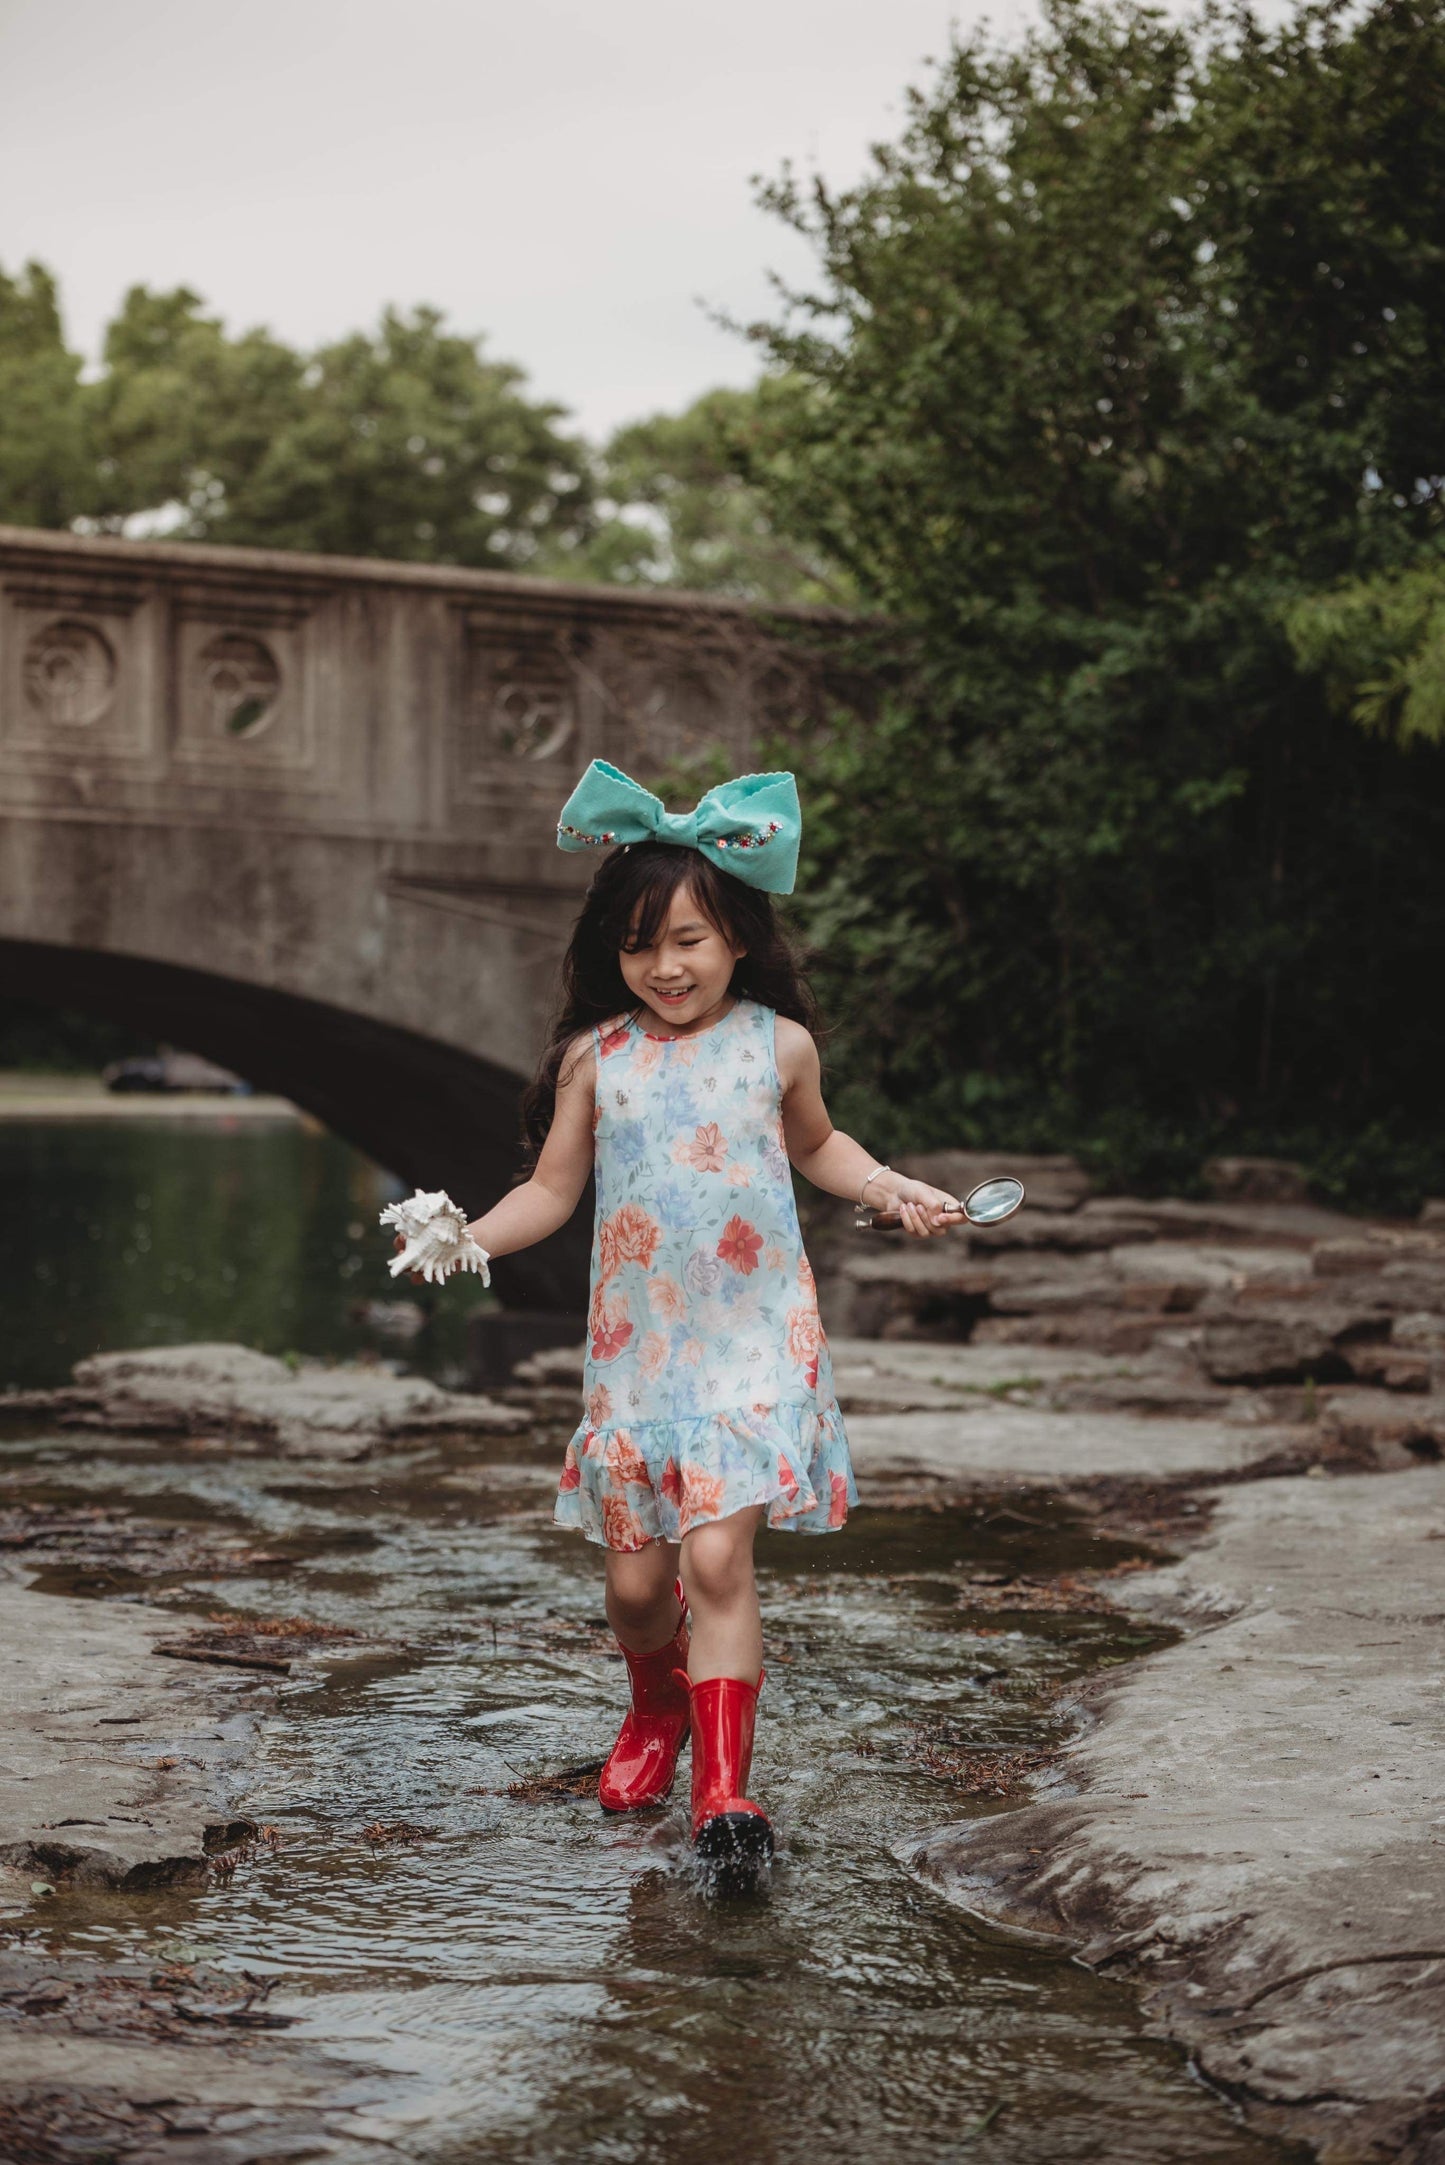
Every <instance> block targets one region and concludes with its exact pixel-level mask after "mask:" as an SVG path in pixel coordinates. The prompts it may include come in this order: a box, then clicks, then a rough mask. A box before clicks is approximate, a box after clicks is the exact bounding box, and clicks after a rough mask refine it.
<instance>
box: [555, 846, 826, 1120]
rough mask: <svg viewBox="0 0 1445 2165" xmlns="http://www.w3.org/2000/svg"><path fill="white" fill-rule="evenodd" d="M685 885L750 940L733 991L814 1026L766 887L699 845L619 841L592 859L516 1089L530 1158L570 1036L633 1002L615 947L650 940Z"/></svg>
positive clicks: (736, 938)
mask: <svg viewBox="0 0 1445 2165" xmlns="http://www.w3.org/2000/svg"><path fill="white" fill-rule="evenodd" d="M684 885H685V886H688V887H690V888H691V889H692V892H693V894H694V896H695V897H696V899H697V902H698V905H699V907H700V908H701V910H702V912H703V914H704V916H706V917H707V918H708V919H709V921H710V922H711V923H712V924H714V925H716V926H717V929H718V931H719V932H721V933H722V935H723V937H724V938H725V939H727V940H729V941H730V942H731V944H732V945H733V946H734V947H743V948H746V950H747V952H746V954H745V955H744V956H743V958H742V960H741V962H739V963H738V964H737V966H736V968H735V969H734V971H733V974H732V983H731V985H730V987H729V989H730V991H731V992H732V993H733V994H734V996H735V997H736V998H738V999H748V1000H757V1001H759V1002H760V1003H761V1005H762V1006H764V1007H771V1008H775V1009H776V1011H777V1012H778V1014H780V1015H789V1016H791V1017H792V1019H793V1021H794V1022H800V1023H802V1025H803V1027H804V1029H806V1030H811V1031H812V1032H813V1033H814V1034H815V1035H816V1034H817V1031H818V1010H817V1007H816V1005H815V1003H814V1000H813V995H812V993H811V992H810V991H809V989H808V986H807V982H806V980H805V979H804V977H803V975H802V973H801V970H800V969H799V966H798V962H797V958H796V957H795V955H794V953H793V950H792V947H791V946H790V944H789V942H788V938H787V935H786V934H785V932H784V931H783V928H782V926H781V925H780V924H779V923H778V919H777V913H776V912H775V910H774V908H773V898H772V896H771V895H766V894H762V893H760V892H759V890H758V889H757V888H756V887H748V886H745V885H744V884H743V882H742V881H741V880H739V879H734V877H733V875H732V874H731V873H730V872H724V871H722V870H721V869H720V868H719V867H718V866H717V865H715V864H713V863H712V861H711V860H710V859H709V858H707V857H704V856H703V855H702V854H701V852H700V851H698V850H694V849H678V848H675V847H674V846H673V845H672V844H671V843H667V842H634V843H633V844H632V845H631V846H630V847H629V848H627V849H615V850H613V851H612V852H611V853H610V855H608V856H607V857H604V859H603V860H602V863H601V864H600V865H599V866H598V868H597V872H596V874H595V876H594V878H593V881H592V884H591V886H590V887H589V888H588V890H587V899H586V901H585V902H584V903H583V905H582V913H581V915H580V916H579V917H578V919H577V922H576V925H575V926H574V927H573V930H572V940H571V944H570V945H569V947H568V949H567V953H566V957H565V959H564V960H563V963H562V983H561V991H560V995H559V998H558V1004H557V1012H556V1015H555V1017H554V1019H553V1023H552V1031H551V1037H550V1040H549V1042H548V1046H547V1050H546V1051H545V1052H544V1053H543V1055H542V1060H541V1064H540V1066H539V1067H538V1069H537V1073H536V1076H535V1078H534V1079H533V1081H532V1082H531V1083H530V1084H529V1086H528V1088H527V1090H526V1093H525V1095H524V1096H523V1099H522V1135H523V1140H524V1141H525V1143H526V1146H527V1154H528V1159H529V1161H530V1162H531V1163H535V1162H536V1157H537V1153H538V1151H539V1150H540V1149H541V1147H542V1144H543V1143H544V1142H545V1140H546V1137H547V1130H548V1129H549V1128H550V1127H551V1125H552V1113H553V1108H554V1106H555V1104H556V1101H557V1084H558V1080H559V1078H560V1076H561V1073H562V1067H563V1063H564V1062H565V1060H566V1058H567V1052H568V1048H569V1046H570V1045H571V1044H572V1043H573V1041H574V1040H575V1039H576V1038H578V1037H579V1036H581V1035H582V1034H583V1033H584V1032H585V1031H588V1030H590V1029H592V1028H593V1027H594V1025H595V1024H597V1023H599V1022H607V1021H609V1020H610V1019H611V1017H612V1016H614V1015H625V1014H628V1013H629V1012H630V1011H631V1010H632V1009H633V1008H635V1007H636V1006H637V1004H638V1003H637V1000H636V997H635V995H634V994H633V993H631V992H629V991H628V989H627V986H626V983H625V982H624V980H623V976H622V971H621V969H620V967H619V966H618V961H617V958H618V955H619V954H620V953H621V952H622V951H623V950H624V949H627V950H628V951H630V952H631V951H635V950H636V949H638V948H642V947H651V946H652V945H653V944H654V943H655V941H656V939H657V937H658V934H659V933H660V932H661V930H662V928H663V926H664V925H665V924H666V922H667V916H668V911H669V910H670V909H671V907H672V898H673V896H674V895H675V894H676V893H677V890H678V888H679V887H682V886H684Z"/></svg>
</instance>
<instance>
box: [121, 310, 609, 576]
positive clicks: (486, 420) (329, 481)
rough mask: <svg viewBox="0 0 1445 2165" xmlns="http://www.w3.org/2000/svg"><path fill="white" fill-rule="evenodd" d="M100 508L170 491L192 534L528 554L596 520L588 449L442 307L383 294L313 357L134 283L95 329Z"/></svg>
mask: <svg viewBox="0 0 1445 2165" xmlns="http://www.w3.org/2000/svg"><path fill="white" fill-rule="evenodd" d="M106 364H107V367H106V376H105V379H104V381H103V382H102V383H101V384H100V385H99V386H98V387H97V401H96V403H97V436H98V440H99V442H100V444H101V446H102V457H103V461H104V464H105V469H106V472H107V475H108V477H109V478H110V479H111V481H112V484H113V498H112V501H111V503H110V504H109V505H108V506H107V509H108V510H109V512H110V515H111V517H112V519H113V520H119V519H122V518H124V517H125V516H126V515H127V514H130V513H133V512H134V511H135V510H136V509H137V508H140V507H141V506H143V505H147V506H148V505H158V504H161V503H165V502H174V503H175V504H177V505H178V506H180V507H181V510H182V512H183V514H184V524H183V526H182V528H181V531H183V532H184V533H185V534H187V535H188V536H189V537H191V538H193V539H196V540H205V541H229V542H242V543H254V544H256V545H258V546H264V547H269V548H285V549H320V550H329V551H334V552H337V553H340V554H343V555H354V556H387V557H396V558H403V559H412V560H417V561H422V562H440V563H455V564H471V565H494V566H498V565H511V566H516V567H522V566H527V565H530V564H531V563H533V561H534V560H535V558H536V557H537V555H538V552H539V551H540V550H541V549H542V548H543V547H544V546H547V545H550V546H552V547H553V548H557V547H566V546H575V545H576V544H577V543H578V542H580V541H581V540H582V539H583V538H584V537H585V536H586V534H587V533H588V532H590V529H591V524H592V513H591V484H590V475H589V471H588V461H587V455H586V452H585V449H584V447H583V446H582V445H581V444H580V443H578V442H577V441H576V440H574V439H572V438H570V437H568V436H566V435H564V434H563V433H562V432H561V430H560V428H559V426H558V423H559V420H560V416H561V409H560V408H559V407H557V406H554V405H550V404H547V403H544V402H540V401H537V400H533V399H530V398H528V397H527V396H526V395H525V393H524V391H523V389H522V386H523V384H524V381H525V378H524V376H523V373H522V371H521V370H520V369H518V368H514V367H513V366H511V365H510V364H509V363H506V362H498V361H489V360H487V359H486V358H485V357H484V355H483V352H482V349H481V342H480V340H478V339H474V338H466V337H463V336H461V335H459V334H457V333H455V332H450V331H448V330H447V329H446V328H445V325H444V321H443V318H442V316H441V314H440V313H439V312H438V311H437V310H436V309H432V308H418V309H415V310H413V311H412V312H411V314H409V315H408V314H404V313H402V312H399V311H397V310H395V309H387V310H386V311H385V312H384V314H383V316H382V319H381V323H380V326H379V328H378V329H377V331H376V333H375V334H374V335H366V334H363V333H357V334H355V335H354V336H352V337H350V338H344V339H341V340H338V341H337V342H335V343H334V344H331V345H326V346H323V347H321V348H320V349H319V350H318V351H317V352H315V353H314V354H311V355H309V356H307V355H303V354H298V353H294V352H292V351H291V350H290V349H289V348H288V347H286V346H284V345H282V344H280V343H279V342H278V341H277V340H275V339H273V338H271V337H270V336H269V334H267V333H266V332H264V331H252V332H248V333H245V334H244V335H243V336H241V337H239V338H234V339H233V338H230V337H228V336H227V334H226V332H225V330H224V327H223V326H222V325H221V324H220V323H219V322H218V321H217V320H216V319H215V318H213V317H210V316H206V315H204V314H203V313H202V308H201V302H200V299H199V297H198V296H197V295H196V294H194V293H191V292H189V291H188V290H186V289H185V288H181V289H179V290H177V291H176V292H174V293H169V294H153V293H149V292H147V291H146V290H145V289H144V288H141V287H137V288H135V289H134V290H133V291H132V292H131V293H130V294H129V295H128V296H127V299H126V303H125V306H124V308H123V309H122V312H121V314H120V316H119V318H118V319H117V321H116V322H115V324H113V325H112V327H111V330H110V332H109V334H108V336H107V340H106Z"/></svg>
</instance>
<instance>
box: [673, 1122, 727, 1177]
mask: <svg viewBox="0 0 1445 2165" xmlns="http://www.w3.org/2000/svg"><path fill="white" fill-rule="evenodd" d="M727 1155H728V1142H727V1137H726V1136H725V1135H724V1134H723V1131H722V1129H721V1128H720V1127H719V1126H718V1124H717V1122H716V1121H715V1120H709V1121H708V1123H707V1125H706V1127H701V1128H699V1129H698V1130H697V1132H696V1134H695V1135H694V1136H693V1139H692V1141H691V1142H690V1143H688V1144H687V1145H686V1146H685V1148H684V1150H683V1155H682V1159H681V1160H680V1161H679V1162H680V1163H683V1162H685V1163H686V1164H688V1165H693V1166H696V1168H697V1170H698V1171H699V1172H700V1173H720V1172H721V1171H722V1169H723V1167H724V1165H726V1163H727Z"/></svg>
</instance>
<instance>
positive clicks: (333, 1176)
mask: <svg viewBox="0 0 1445 2165" xmlns="http://www.w3.org/2000/svg"><path fill="white" fill-rule="evenodd" d="M402 1192H404V1191H403V1190H402V1189H401V1188H400V1185H399V1183H398V1182H397V1181H395V1180H394V1179H393V1178H392V1176H391V1175H390V1174H388V1173H385V1172H383V1171H382V1170H381V1169H380V1168H379V1167H378V1166H376V1165H373V1164H372V1162H371V1160H370V1159H369V1158H365V1157H363V1156H362V1155H361V1153H360V1152H359V1151H356V1150H353V1149H351V1148H350V1147H349V1146H348V1145H347V1144H345V1143H342V1142H340V1141H338V1140H337V1139H336V1137H334V1136H331V1135H325V1134H319V1133H317V1132H315V1131H314V1130H312V1129H310V1128H306V1127H302V1126H300V1125H299V1124H296V1123H291V1122H265V1123H257V1122H256V1121H255V1120H254V1119H248V1118H245V1117H236V1116H234V1115H229V1116H228V1115H227V1114H226V1113H225V1112H224V1110H218V1112H217V1114H216V1116H215V1118H214V1119H209V1118H208V1119H207V1120H205V1121H204V1123H200V1122H197V1121H195V1120H194V1119H188V1120H187V1121H185V1122H184V1123H183V1122H181V1121H179V1120H167V1119H166V1117H165V1116H164V1115H163V1114H157V1115H156V1116H155V1117H153V1118H145V1117H144V1116H137V1117H135V1118H134V1119H128V1120H114V1121H106V1122H103V1123H102V1122H99V1121H97V1122H95V1123H94V1124H93V1125H87V1124H85V1123H83V1122H72V1121H54V1122H45V1121H28V1120H27V1121H0V1193H3V1195H4V1196H5V1198H6V1216H7V1221H8V1237H7V1248H8V1255H7V1261H6V1265H5V1272H4V1284H5V1298H4V1301H3V1302H0V1389H3V1388H5V1387H6V1386H7V1385H24V1386H26V1387H30V1388H34V1387H43V1386H48V1385H53V1384H60V1383H65V1382H68V1381H69V1378H70V1370H71V1366H72V1364H73V1363H74V1362H75V1361H78V1360H80V1359H82V1358H83V1357H84V1356H85V1355H86V1354H89V1353H98V1352H115V1351H118V1350H120V1349H122V1348H125V1347H131V1346H154V1345H183V1344H185V1343H187V1342H188V1341H190V1342H194V1341H199V1340H218V1339H220V1340H237V1341H240V1342H241V1343H243V1344H245V1345H249V1346H256V1347H259V1349H260V1350H261V1351H262V1352H264V1353H274V1354H285V1353H287V1352H291V1351H294V1352H297V1353H306V1354H320V1355H337V1356H341V1355H345V1356H354V1355H356V1354H358V1353H362V1352H366V1351H374V1352H378V1353H381V1354H383V1355H386V1356H396V1355H397V1354H399V1353H401V1354H404V1356H405V1358H406V1360H407V1363H408V1365H409V1366H411V1367H415V1368H419V1369H422V1370H424V1371H425V1372H426V1373H427V1374H429V1375H435V1376H437V1377H438V1379H439V1380H442V1381H456V1380H460V1375H461V1364H462V1344H463V1335H464V1333H463V1325H464V1319H465V1316H466V1314H467V1312H468V1311H469V1310H470V1309H472V1308H475V1307H476V1306H477V1304H478V1300H479V1299H482V1298H485V1296H484V1295H482V1294H481V1293H480V1289H479V1287H478V1285H477V1283H476V1281H475V1280H472V1281H471V1282H470V1283H469V1284H457V1285H455V1286H445V1287H440V1288H432V1287H426V1288H416V1287H411V1286H409V1285H406V1284H403V1285H402V1286H401V1287H400V1288H399V1289H398V1288H397V1287H396V1286H394V1285H393V1283H392V1281H391V1279H390V1278H389V1277H388V1275H387V1272H386V1262H387V1259H388V1257H389V1256H390V1254H391V1246H390V1239H389V1236H388V1235H387V1233H386V1232H385V1231H384V1230H383V1229H382V1227H380V1226H379V1225H378V1224H377V1222H376V1221H377V1213H378V1212H379V1211H380V1210H381V1208H382V1206H383V1205H384V1204H385V1203H388V1202H390V1201H392V1200H394V1198H395V1197H396V1196H397V1195H398V1194H400V1193H402ZM398 1298H404V1299H407V1300H410V1301H413V1302H415V1303H416V1304H417V1305H418V1306H419V1307H420V1308H421V1309H422V1310H423V1311H424V1313H425V1315H426V1317H427V1325H426V1328H425V1330H424V1332H423V1333H422V1335H421V1336H420V1337H418V1338H416V1339H415V1340H409V1341H407V1340H399V1339H397V1338H396V1337H394V1336H392V1335H389V1334H388V1333H387V1332H386V1330H385V1329H384V1328H378V1327H377V1326H376V1324H375V1323H374V1322H369V1321H368V1320H367V1317H366V1315H365V1314H364V1313H363V1310H364V1309H365V1308H366V1307H367V1306H368V1304H375V1303H378V1302H380V1303H383V1304H386V1303H390V1302H393V1301H395V1300H397V1299H398ZM371 1312H372V1314H373V1315H374V1313H375V1311H374V1306H373V1307H372V1310H371Z"/></svg>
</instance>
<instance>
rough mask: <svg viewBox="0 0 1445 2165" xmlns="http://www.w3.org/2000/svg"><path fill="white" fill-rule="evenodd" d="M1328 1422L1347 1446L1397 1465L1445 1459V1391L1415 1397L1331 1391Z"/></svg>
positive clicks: (1379, 1461) (1325, 1416)
mask: <svg viewBox="0 0 1445 2165" xmlns="http://www.w3.org/2000/svg"><path fill="white" fill-rule="evenodd" d="M1322 1414H1323V1419H1324V1423H1325V1426H1326V1427H1327V1428H1328V1429H1329V1430H1331V1431H1332V1432H1333V1434H1334V1435H1335V1436H1336V1437H1337V1438H1338V1439H1339V1442H1340V1443H1341V1444H1342V1445H1343V1446H1344V1448H1345V1449H1346V1450H1348V1451H1355V1452H1359V1453H1361V1454H1368V1456H1369V1457H1371V1458H1373V1459H1374V1461H1375V1463H1376V1464H1377V1465H1378V1466H1382V1467H1387V1468H1391V1469H1393V1468H1396V1467H1401V1466H1410V1465H1419V1464H1420V1463H1421V1462H1422V1461H1427V1462H1434V1461H1438V1460H1440V1459H1445V1393H1440V1392H1431V1393H1428V1394H1427V1395H1424V1396H1421V1397H1416V1396H1415V1394H1414V1393H1413V1392H1411V1393H1409V1394H1408V1395H1406V1394H1404V1393H1396V1392H1394V1391H1372V1390H1368V1389H1361V1390H1343V1391H1334V1392H1331V1394H1330V1396H1329V1397H1328V1398H1327V1399H1326V1400H1325V1402H1324V1406H1323V1408H1322Z"/></svg>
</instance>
